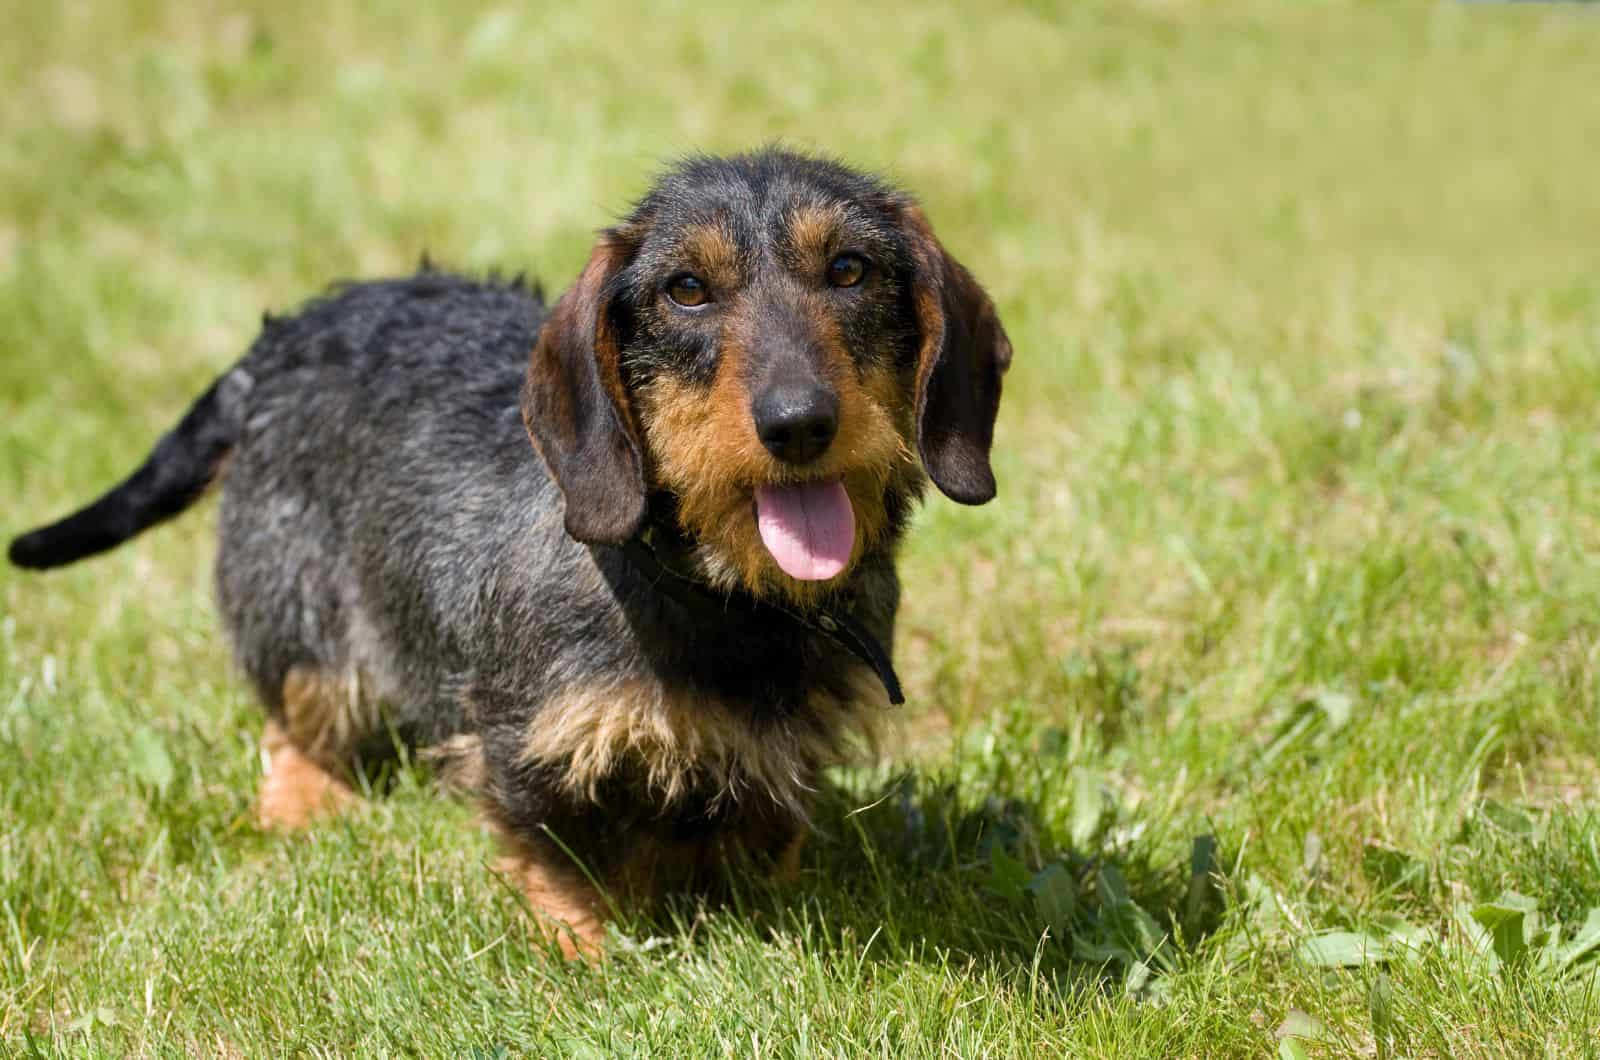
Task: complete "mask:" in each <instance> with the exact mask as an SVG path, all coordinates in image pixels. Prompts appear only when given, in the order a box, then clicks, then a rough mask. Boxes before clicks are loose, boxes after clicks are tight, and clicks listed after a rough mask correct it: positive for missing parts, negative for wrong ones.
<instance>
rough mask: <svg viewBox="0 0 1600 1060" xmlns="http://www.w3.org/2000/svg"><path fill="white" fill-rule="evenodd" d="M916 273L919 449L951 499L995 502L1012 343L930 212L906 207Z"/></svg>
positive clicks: (905, 219) (913, 298)
mask: <svg viewBox="0 0 1600 1060" xmlns="http://www.w3.org/2000/svg"><path fill="white" fill-rule="evenodd" d="M901 215H902V219H903V222H904V224H905V227H906V229H907V230H908V231H909V232H910V233H911V235H912V241H911V242H912V245H911V253H912V256H913V258H914V260H915V264H916V269H915V272H914V274H913V276H912V281H911V304H912V309H913V312H914V313H915V314H916V318H917V330H918V333H919V335H920V346H919V348H918V351H917V391H916V415H917V447H918V448H919V449H920V450H921V451H922V463H923V465H924V466H925V467H926V468H927V469H928V475H929V477H931V478H932V479H933V481H934V484H935V485H936V486H938V487H939V489H940V490H941V491H942V492H943V493H944V494H945V496H947V497H949V498H950V499H951V500H954V501H959V502H961V503H962V504H983V503H984V502H986V501H989V500H992V499H994V494H995V483H994V471H993V470H992V469H991V468H990V467H989V445H990V443H991V442H992V441H993V439H994V418H995V415H996V413H998V412H999V410H1000V377H1001V376H1002V375H1004V374H1005V371H1006V369H1007V368H1008V367H1009V366H1010V364H1011V340H1010V339H1008V338H1006V331H1005V328H1003V327H1001V326H1000V318H999V316H998V315H996V313H995V309H994V303H993V302H992V301H990V299H989V296H988V295H987V294H985V293H984V290H983V288H982V287H980V286H978V281H977V280H975V279H973V278H972V274H971V273H970V272H968V271H967V270H966V268H965V267H964V266H962V264H961V263H960V262H958V261H956V260H955V259H954V258H952V257H951V256H950V255H949V254H948V253H947V252H946V251H945V249H944V247H942V246H941V245H940V244H939V241H938V239H936V238H935V237H934V234H933V229H932V227H930V226H929V224H928V219H927V218H926V217H925V216H923V213H922V210H921V209H919V208H918V207H917V206H916V205H914V204H907V205H904V206H902V207H901Z"/></svg>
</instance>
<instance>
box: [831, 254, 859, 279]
mask: <svg viewBox="0 0 1600 1060" xmlns="http://www.w3.org/2000/svg"><path fill="white" fill-rule="evenodd" d="M866 272H867V263H866V262H865V261H864V260H862V257H861V255H859V254H840V255H839V256H838V257H836V258H834V259H833V260H832V261H830V262H828V282H829V283H831V284H833V285H834V286H835V287H854V286H855V285H856V284H858V283H860V282H861V277H862V276H864V275H866Z"/></svg>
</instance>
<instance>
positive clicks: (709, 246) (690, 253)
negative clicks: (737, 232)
mask: <svg viewBox="0 0 1600 1060" xmlns="http://www.w3.org/2000/svg"><path fill="white" fill-rule="evenodd" d="M677 244H678V247H679V249H680V252H681V253H682V254H684V255H685V256H686V257H687V258H688V259H689V260H690V261H691V262H693V264H694V265H695V266H696V267H698V268H700V269H703V270H704V271H705V272H706V273H707V274H708V278H709V279H710V280H712V282H718V281H721V282H728V281H730V280H731V279H733V278H735V277H737V276H738V274H739V259H740V252H739V242H738V240H737V238H735V236H734V233H733V232H731V231H730V230H729V229H728V227H727V226H726V225H724V224H721V223H718V222H716V221H703V222H697V223H695V224H691V225H689V226H688V227H686V228H684V229H683V231H682V233H681V234H680V235H679V237H678V239H677Z"/></svg>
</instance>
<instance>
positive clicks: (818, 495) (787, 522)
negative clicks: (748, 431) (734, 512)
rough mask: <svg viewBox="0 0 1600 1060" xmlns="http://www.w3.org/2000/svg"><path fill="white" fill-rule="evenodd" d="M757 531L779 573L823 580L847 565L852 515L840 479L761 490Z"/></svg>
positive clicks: (852, 542)
mask: <svg viewBox="0 0 1600 1060" xmlns="http://www.w3.org/2000/svg"><path fill="white" fill-rule="evenodd" d="M756 529H757V530H759V531H760V533H761V543H762V544H763V545H765V546H766V547H767V551H768V552H770V553H771V554H772V558H773V560H774V561H776V562H777V564H778V567H779V569H781V570H782V571H783V573H785V574H787V575H788V576H789V577H791V578H794V579H796V580H797V581H805V582H821V581H827V580H828V579H829V578H836V577H838V576H839V574H840V573H841V572H842V571H843V570H844V569H845V567H847V566H849V565H850V551H851V549H852V548H854V546H855V540H856V514H855V510H854V509H852V508H851V507H850V495H849V494H848V493H846V492H845V488H844V483H842V482H840V481H839V480H838V479H826V480H821V481H816V482H801V483H797V484H795V485H787V486H775V485H767V486H760V487H757V489H756Z"/></svg>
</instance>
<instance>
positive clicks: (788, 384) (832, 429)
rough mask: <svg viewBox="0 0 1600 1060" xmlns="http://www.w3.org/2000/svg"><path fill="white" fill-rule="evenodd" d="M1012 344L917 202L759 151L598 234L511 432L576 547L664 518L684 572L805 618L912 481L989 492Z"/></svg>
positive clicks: (673, 176)
mask: <svg viewBox="0 0 1600 1060" xmlns="http://www.w3.org/2000/svg"><path fill="white" fill-rule="evenodd" d="M1010 360H1011V344H1010V342H1009V341H1008V340H1007V338H1006V334H1005V330H1004V329H1003V328H1002V327H1001V325H1000V321H999V318H998V317H997V316H996V314H995V309H994V305H993V303H992V302H991V301H990V300H989V298H988V296H987V295H986V294H985V293H984V291H983V289H982V288H981V287H979V286H978V284H977V282H976V281H975V280H974V279H973V278H972V275H971V274H970V273H968V272H967V270H966V269H965V268H963V267H962V266H961V265H960V264H959V263H958V262H956V261H955V259H953V258H952V257H951V256H950V255H949V254H948V253H947V252H946V251H945V250H944V248H943V247H942V246H941V245H940V244H939V242H938V240H937V239H936V238H935V237H934V235H933V232H932V230H931V229H930V228H929V226H928V223H927V220H926V219H925V218H924V217H923V214H922V211H921V210H920V209H919V208H918V207H917V205H916V203H915V202H914V201H913V200H912V199H911V198H909V197H908V196H906V195H904V194H903V193H901V192H899V191H897V190H895V189H893V188H891V187H889V186H888V185H886V184H884V183H882V182H880V181H878V180H876V179H874V178H872V177H869V176H866V175H863V174H860V173H857V172H854V171H852V170H849V169H846V168H845V167H843V166H840V165H837V164H834V163H832V162H826V161H822V160H818V159H814V158H809V157H805V156H802V155H797V154H793V153H790V152H786V151H781V150H775V149H769V150H764V151H760V152H756V153H753V154H748V155H740V156H736V157H733V158H727V159H717V158H694V159H690V160H688V161H686V162H683V163H681V164H680V165H678V166H676V167H675V168H673V169H671V170H670V171H668V172H667V173H666V174H665V175H664V176H662V177H661V178H660V179H659V180H658V181H657V183H656V184H655V186H654V187H653V188H652V190H651V191H650V192H649V194H647V195H646V196H645V197H644V199H643V200H641V201H640V203H639V204H638V206H637V207H636V208H635V209H634V210H633V212H632V213H631V214H630V215H629V216H628V217H627V218H626V219H625V220H624V221H623V222H622V223H621V224H619V225H617V226H616V227H614V228H611V229H608V230H606V231H604V232H602V233H601V235H600V238H599V241H598V243H597V244H596V246H595V248H594V252H593V253H592V255H591V256H590V258H589V263H588V265H587V266H586V267H585V268H584V270H583V274H582V275H581V276H580V277H579V278H578V281H577V283H575V284H574V285H573V286H572V288H571V289H570V290H568V291H567V292H566V294H565V295H563V296H562V297H561V299H560V300H559V301H558V302H557V303H556V305H555V307H554V308H553V310H552V311H551V314H550V317H549V319H548V320H547V321H546V322H545V325H544V327H543V329H542V331H541V332H540V334H539V339H538V343H537V345H536V346H535V348H534V350H533V355H532V358H531V362H530V366H529V372H528V381H527V386H526V388H525V390H524V394H523V418H524V420H525V422H526V423H527V427H528V432H529V434H530V436H531V437H532V439H533V442H534V445H535V446H536V447H537V448H538V450H539V452H540V453H541V454H542V455H543V457H544V459H545V462H546V463H547V465H548V466H549V468H550V472H551V474H552V475H553V476H554V478H555V481H556V483H557V485H558V486H559V487H560V490H561V493H562V495H563V497H564V499H565V502H566V526H567V530H568V532H569V533H570V534H571V535H572V536H573V537H574V538H576V539H578V540H579V541H584V542H588V543H593V544H611V545H616V544H621V543H623V542H625V541H627V540H628V539H629V538H630V537H632V536H633V535H634V534H636V533H638V531H639V529H640V526H641V524H642V522H643V520H644V518H645V514H646V510H647V506H648V504H649V503H650V498H651V496H652V495H654V494H666V495H668V496H670V498H671V507H672V510H673V512H674V513H675V518H676V520H677V523H678V526H679V528H680V529H681V530H682V532H683V534H684V536H685V537H686V538H687V539H688V540H689V541H690V542H691V543H692V556H693V563H694V564H695V566H696V567H697V569H698V573H699V574H700V576H702V577H703V578H705V579H706V580H707V581H708V582H710V583H711V584H713V585H716V586H719V587H721V588H725V589H732V588H734V587H742V588H744V589H746V590H749V591H751V592H754V593H758V594H777V595H781V596H785V597H788V598H789V599H791V600H793V601H795V602H798V603H806V602H809V601H814V600H815V599H817V598H818V597H819V596H820V595H821V594H823V593H825V592H826V591H827V590H828V588H829V586H831V585H836V584H838V583H839V582H840V581H842V580H843V579H844V577H845V576H846V575H847V573H848V572H849V571H850V570H851V569H852V567H853V566H854V565H855V564H857V563H858V562H859V561H860V559H861V557H862V556H864V555H866V554H868V553H870V552H871V551H872V550H874V549H878V548H881V547H884V546H885V545H886V544H887V543H888V542H889V541H890V540H891V539H892V537H893V536H894V535H895V534H897V533H898V532H899V530H900V529H901V527H902V525H903V522H904V520H905V518H906V516H907V514H908V512H909V508H910V504H911V502H912V501H913V500H914V499H915V498H916V497H917V496H918V495H919V494H920V492H921V489H922V487H923V483H924V481H925V478H924V471H926V477H929V478H932V480H933V482H934V484H935V485H937V486H938V487H939V489H941V490H942V491H943V492H944V493H945V494H946V495H948V496H950V497H951V498H953V499H954V500H957V501H960V502H962V503H965V504H982V503H983V502H985V501H987V500H989V499H990V498H991V497H993V496H994V492H995V483H994V475H993V473H992V472H991V470H990V467H989V446H990V441H991V439H992V437H993V432H994V419H995V413H996V411H997V410H998V407H999V402H1000V380H1001V375H1002V374H1003V373H1004V372H1005V370H1006V367H1007V365H1008V364H1009V363H1010Z"/></svg>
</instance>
